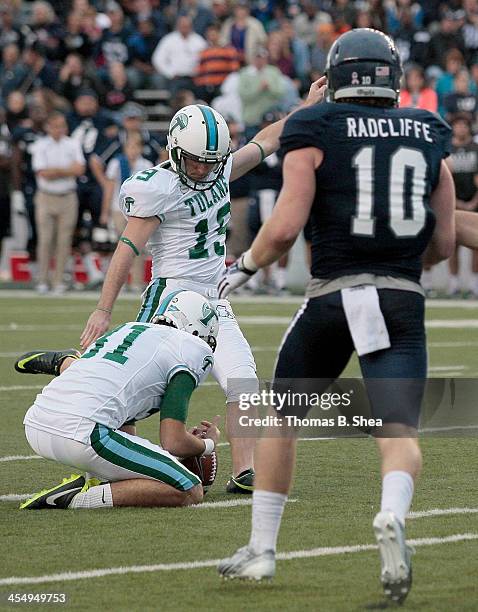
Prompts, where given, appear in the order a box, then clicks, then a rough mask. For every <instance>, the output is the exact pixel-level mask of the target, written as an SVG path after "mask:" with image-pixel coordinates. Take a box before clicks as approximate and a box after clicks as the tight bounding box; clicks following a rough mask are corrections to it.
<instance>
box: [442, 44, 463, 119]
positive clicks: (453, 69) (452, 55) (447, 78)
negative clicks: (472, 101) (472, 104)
mask: <svg viewBox="0 0 478 612" xmlns="http://www.w3.org/2000/svg"><path fill="white" fill-rule="evenodd" d="M464 65H465V62H464V59H463V54H462V53H460V51H458V49H450V50H449V51H448V53H446V55H445V72H444V73H443V74H442V75H441V77H440V78H439V79H438V81H437V82H436V85H435V91H436V93H437V96H438V112H439V113H440V115H441V116H442V117H444V116H445V107H444V106H443V102H444V99H445V96H446V95H447V94H449V93H451V92H452V91H453V86H454V85H453V84H454V80H455V76H456V75H457V73H458V71H459V70H461V68H463V67H464Z"/></svg>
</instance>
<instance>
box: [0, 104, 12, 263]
mask: <svg viewBox="0 0 478 612" xmlns="http://www.w3.org/2000/svg"><path fill="white" fill-rule="evenodd" d="M11 164H12V147H11V134H10V130H9V129H8V127H7V124H6V123H5V111H4V110H3V109H2V108H0V255H1V253H2V241H3V239H4V238H7V237H8V236H9V235H10V184H11Z"/></svg>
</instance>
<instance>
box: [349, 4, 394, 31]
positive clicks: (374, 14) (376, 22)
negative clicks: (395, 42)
mask: <svg viewBox="0 0 478 612" xmlns="http://www.w3.org/2000/svg"><path fill="white" fill-rule="evenodd" d="M383 5H384V2H383V0H368V1H367V2H364V3H363V8H362V10H363V11H366V12H367V13H368V18H369V19H370V27H372V28H375V29H376V30H380V31H381V32H387V14H386V12H385V7H384V6H383ZM359 6H360V3H359ZM356 21H357V23H358V20H356ZM358 27H366V26H358Z"/></svg>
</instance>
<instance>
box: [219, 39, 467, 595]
mask: <svg viewBox="0 0 478 612" xmlns="http://www.w3.org/2000/svg"><path fill="white" fill-rule="evenodd" d="M401 74H402V69H401V63H400V58H399V56H398V53H397V50H396V48H395V45H394V43H393V41H392V40H391V39H390V38H389V37H388V36H386V35H385V34H383V33H381V32H378V31H376V30H371V29H356V30H351V31H349V32H347V33H345V34H343V35H342V36H340V37H339V38H338V39H337V40H336V42H335V43H334V45H333V46H332V48H331V49H330V52H329V56H328V61H327V78H328V88H329V96H328V100H329V101H328V102H325V103H322V104H317V105H315V106H313V107H311V108H306V109H302V110H299V111H298V112H297V113H295V114H293V115H292V116H291V117H290V118H289V119H288V121H287V123H286V125H285V128H284V131H283V133H282V136H281V147H282V153H283V154H284V156H285V157H284V171H283V173H284V184H283V188H282V191H281V194H280V196H279V199H278V202H277V204H276V206H275V208H274V212H273V214H272V216H271V218H270V219H269V220H268V221H267V223H266V224H265V225H264V226H263V227H262V229H261V231H260V233H259V235H258V236H257V238H256V240H255V241H254V243H253V245H252V247H251V248H250V250H249V251H247V252H245V253H244V254H243V255H242V256H241V257H240V258H239V260H238V262H237V263H236V264H234V265H233V266H231V268H229V270H228V273H227V274H226V276H225V277H224V279H223V280H222V281H221V284H220V295H221V297H224V296H225V295H227V294H228V293H229V292H230V291H232V290H233V289H234V288H236V287H238V286H239V285H241V284H242V283H243V282H245V281H246V280H247V279H248V278H250V276H251V275H252V274H253V273H254V272H255V271H256V270H257V269H258V268H262V267H263V266H266V265H269V264H271V263H272V262H273V261H276V260H277V259H278V258H279V257H280V256H281V255H282V254H283V253H285V252H286V251H287V250H288V249H289V248H290V247H291V246H292V244H293V243H294V241H295V239H296V237H297V235H298V234H299V232H300V231H301V229H302V228H303V226H304V225H305V223H306V221H307V219H308V217H309V214H310V215H311V220H312V267H311V274H312V279H311V281H310V283H309V286H308V288H307V294H306V298H307V299H306V301H305V302H304V304H303V306H302V307H301V309H300V310H299V311H298V313H297V314H296V316H295V318H294V320H293V322H292V323H291V325H290V327H289V329H288V330H287V332H286V335H285V338H284V339H283V342H282V345H281V348H280V352H279V356H278V361H277V365H276V369H275V373H274V384H275V386H276V388H281V386H283V385H284V381H283V380H282V382H281V379H288V381H287V386H286V389H287V390H290V391H292V392H294V391H299V392H300V391H303V390H304V389H303V388H302V386H301V381H299V380H298V379H309V380H310V379H315V380H316V388H315V389H314V391H319V392H320V391H321V390H325V388H326V386H327V383H326V382H324V383H323V384H324V385H325V386H322V387H321V386H320V384H321V380H322V381H323V380H324V379H329V380H335V379H336V378H337V377H339V376H340V374H341V373H342V372H343V370H344V369H345V367H346V365H347V363H348V361H349V359H350V357H351V355H352V353H353V352H354V350H355V351H356V352H357V354H358V357H359V362H360V367H361V370H362V375H363V377H364V380H365V384H366V386H367V392H368V396H369V399H370V404H371V410H372V416H373V417H374V418H375V419H377V421H376V424H377V427H376V428H375V429H374V430H373V433H374V435H375V437H376V440H377V443H378V448H379V451H380V454H381V459H382V501H381V510H380V512H379V513H378V514H377V515H376V517H375V519H374V522H373V527H374V532H375V535H376V538H377V542H378V546H379V551H380V555H381V562H382V569H381V581H382V584H383V588H384V591H385V594H386V595H387V596H388V597H389V598H390V599H392V600H393V601H396V602H402V601H403V600H404V599H405V597H406V596H407V593H408V591H409V589H410V586H411V576H412V574H411V564H410V549H409V547H407V545H406V542H405V532H404V524H405V517H406V515H407V513H408V511H409V508H410V505H411V502H412V496H413V490H414V482H415V479H416V478H417V476H418V474H419V472H420V469H421V462H422V460H421V452H420V448H419V445H418V441H417V426H418V420H419V416H420V405H421V400H422V396H423V390H424V385H425V381H426V372H427V353H426V342H425V327H424V302H425V300H424V292H423V289H422V288H421V286H420V282H419V281H420V274H421V270H422V262H423V261H424V260H426V261H427V263H436V262H438V261H441V260H443V259H447V258H448V257H449V256H450V255H451V253H452V252H453V248H454V244H455V222H454V203H455V196H454V186H453V180H452V177H451V174H450V172H449V170H448V168H447V166H446V164H445V162H444V158H445V157H446V156H447V155H448V149H449V141H450V128H449V127H448V125H447V124H446V123H444V122H443V121H442V120H441V119H440V118H439V117H437V116H436V115H433V114H432V113H430V112H428V111H423V110H417V109H409V108H406V109H405V108H403V109H400V108H397V103H398V97H399V88H400V86H399V83H400V77H401ZM380 379H382V383H380V384H377V380H378V381H380ZM384 379H386V380H384ZM294 381H295V382H294ZM287 411H289V413H290V414H295V413H293V407H291V406H286V407H284V408H283V409H282V412H281V413H280V416H282V417H286V416H287ZM278 414H279V413H278ZM283 422H285V423H288V421H287V420H286V419H285V418H283ZM380 424H381V426H380ZM276 429H277V428H276ZM284 429H286V428H284ZM282 433H283V435H282V436H277V434H276V435H275V436H267V435H266V436H265V437H263V438H262V439H261V440H260V441H259V442H258V445H257V447H256V454H255V464H256V488H255V490H254V497H253V510H252V534H251V539H250V542H249V544H248V545H247V546H245V547H243V548H241V549H239V550H238V551H237V552H236V553H235V554H234V555H233V556H232V557H231V558H229V559H225V560H223V561H222V562H221V563H220V565H219V572H220V574H221V575H223V576H225V577H231V578H255V579H261V578H264V577H272V576H273V575H274V572H275V547H276V539H277V534H278V530H279V526H280V521H281V516H282V511H283V508H284V504H285V501H286V497H287V493H288V491H289V487H290V483H291V480H292V472H293V466H294V462H295V454H296V453H295V436H294V435H291V432H290V431H283V432H282Z"/></svg>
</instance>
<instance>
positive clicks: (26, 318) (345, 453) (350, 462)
mask: <svg viewBox="0 0 478 612" xmlns="http://www.w3.org/2000/svg"><path fill="white" fill-rule="evenodd" d="M3 294H4V295H3V296H2V297H1V298H0V312H1V313H2V317H1V321H0V332H1V333H0V338H1V344H0V416H1V423H2V428H1V434H0V440H1V447H0V534H1V536H0V543H1V553H0V607H2V608H5V607H6V605H7V595H8V594H9V593H66V595H67V598H68V609H71V610H98V609H105V610H115V611H116V610H161V611H163V610H164V611H169V610H171V611H172V610H175V611H189V610H201V611H202V610H204V611H209V610H231V611H236V610H237V611H239V610H252V609H254V610H277V609H279V608H280V609H282V610H299V609H300V610H320V611H324V612H329V611H340V612H342V611H348V610H364V609H368V610H370V609H381V608H383V607H384V603H383V597H382V593H381V587H380V584H379V580H378V575H379V560H378V554H377V552H376V551H375V550H360V549H358V550H357V549H356V548H353V547H356V546H358V545H369V544H373V543H374V538H373V533H372V529H371V522H372V519H373V516H374V514H375V513H376V512H377V508H378V504H379V495H380V487H379V484H380V483H379V478H378V477H377V474H378V460H377V456H376V451H375V447H374V443H373V441H372V440H371V439H353V440H350V439H349V440H326V441H317V440H315V441H314V440H309V441H303V442H300V443H299V445H298V449H299V450H298V468H297V476H296V481H295V486H294V489H293V492H292V494H291V499H293V500H296V501H293V502H291V503H289V504H288V505H287V508H286V511H285V515H284V520H283V526H282V530H281V533H280V537H279V551H280V552H290V551H296V552H298V551H301V554H300V555H299V554H297V555H292V556H293V557H295V558H293V559H290V560H281V561H279V563H278V568H277V576H276V579H275V580H274V581H273V582H272V583H271V584H259V585H252V584H250V583H239V584H238V583H231V582H225V583H222V582H221V581H220V580H219V579H218V577H217V574H216V571H215V569H214V567H213V566H214V563H213V561H214V560H216V559H219V558H221V557H223V556H226V555H228V554H230V553H231V552H233V550H235V548H236V547H238V546H241V545H243V544H245V543H246V541H247V539H248V537H249V525H250V507H249V506H244V505H240V506H235V507H221V506H220V505H219V506H214V505H213V504H212V503H213V502H221V501H225V500H231V499H234V500H236V499H241V500H243V499H244V498H242V497H240V498H238V497H234V496H233V497H232V498H231V496H228V495H227V494H226V493H225V492H224V484H225V481H226V480H227V477H228V475H229V471H230V459H229V449H228V446H227V445H224V446H221V447H220V448H219V462H220V468H219V475H218V478H217V480H216V483H215V485H214V487H213V488H212V490H211V492H210V493H209V494H208V496H207V498H206V500H205V501H206V502H208V505H207V506H205V507H197V508H185V509H114V510H94V511H64V512H62V511H58V512H54V511H52V512H49V511H43V512H20V511H19V510H18V503H19V502H18V500H14V499H13V497H12V496H14V495H18V496H19V495H24V494H27V493H33V492H36V491H37V490H39V489H41V488H43V487H44V486H51V485H53V484H55V483H56V482H57V481H59V480H61V478H62V477H63V476H65V475H69V474H70V473H71V472H70V468H65V467H63V466H61V465H57V464H54V463H52V462H49V461H46V460H43V459H38V460H32V459H26V458H17V459H13V460H10V459H9V460H5V459H6V458H9V457H12V456H21V457H31V456H32V454H33V452H32V450H31V449H30V448H29V446H28V444H27V442H26V440H25V437H24V433H23V428H22V419H23V416H24V413H25V411H26V410H27V408H28V407H29V406H30V405H31V403H32V400H33V398H34V397H35V394H36V393H38V392H39V390H40V388H41V385H42V384H45V383H46V382H47V381H48V379H47V378H46V377H44V378H42V377H40V376H25V375H20V374H17V373H16V372H14V370H13V368H12V364H13V361H14V358H15V355H17V354H18V353H21V352H23V351H26V350H30V349H33V348H46V347H51V348H59V347H63V346H64V347H66V346H75V345H78V338H79V334H80V332H81V330H82V328H83V325H84V323H85V321H86V319H87V316H88V314H89V312H90V311H91V309H92V308H93V306H94V303H95V300H94V298H91V299H80V298H62V299H52V298H41V299H39V298H37V297H36V296H35V295H33V294H26V293H19V294H16V295H15V296H14V295H13V294H12V293H9V292H3ZM5 296H6V297H5ZM292 302H293V300H287V301H286V302H285V303H278V302H257V301H249V302H243V301H241V302H240V303H239V302H238V303H236V304H235V311H236V314H237V315H238V316H239V318H242V319H243V324H242V328H243V330H244V333H245V335H246V337H247V338H248V340H249V342H250V344H251V346H252V347H253V351H254V353H255V357H256V361H257V364H258V370H259V374H260V375H261V376H264V377H267V376H270V374H271V370H272V366H273V363H274V359H275V356H276V349H277V346H278V343H279V342H280V339H281V336H282V334H283V332H284V330H285V329H286V326H287V323H286V322H287V320H288V319H289V318H290V317H291V316H292V315H293V313H294V312H295V310H296V308H297V303H296V304H294V303H292ZM442 306H443V305H442ZM136 309H137V302H136V301H133V300H131V299H129V300H127V299H121V300H120V301H119V303H118V306H117V307H116V309H115V313H114V321H113V322H114V323H117V322H121V321H126V320H131V319H134V317H135V314H136ZM252 317H256V318H255V319H253V318H252ZM257 317H261V319H257ZM263 317H269V318H270V321H269V322H266V323H264V321H265V319H263ZM469 320H476V321H478V305H476V304H471V303H470V302H463V303H462V304H457V303H450V305H445V306H443V307H431V308H430V309H429V311H428V321H429V324H430V327H429V330H428V340H429V345H430V373H431V375H434V376H453V377H470V378H476V377H478V326H477V325H475V326H473V325H472V324H469V323H468V322H467V321H469ZM450 321H454V323H453V325H454V327H452V328H451V327H450V323H449V322H450ZM460 321H461V326H460ZM357 373H358V368H357V364H356V362H355V361H353V362H352V363H351V364H350V365H349V368H348V369H347V374H348V375H351V376H353V375H356V374H357ZM221 410H223V397H222V395H221V392H220V391H219V389H218V388H217V387H216V386H213V385H208V386H204V387H203V388H201V389H199V390H198V391H197V392H196V394H195V396H194V397H193V406H192V411H191V415H190V419H191V422H196V421H198V420H199V419H200V417H206V418H207V417H211V416H213V415H214V414H217V413H220V412H221ZM157 428H158V420H157V418H154V417H153V418H151V419H149V420H148V421H147V422H143V423H141V424H140V426H139V429H138V433H139V434H140V435H142V436H145V437H148V438H150V439H151V440H157ZM422 447H423V451H424V471H423V475H422V477H421V480H420V482H419V485H418V487H417V492H416V496H415V499H414V505H413V508H412V510H413V511H415V512H417V511H429V510H431V509H437V508H438V509H450V508H454V509H456V510H455V511H453V512H451V513H449V514H442V515H438V516H421V517H416V518H414V519H413V520H412V519H411V520H409V521H408V523H407V534H408V538H410V539H414V540H419V541H420V540H422V539H425V538H435V539H434V540H431V541H428V544H429V545H426V546H425V545H420V542H419V544H418V545H417V554H416V556H415V559H414V582H415V584H414V588H413V590H412V592H411V594H410V595H409V597H408V599H407V601H406V603H405V605H404V608H405V609H407V610H420V611H422V610H426V611H433V612H434V611H437V610H443V611H446V612H449V611H451V610H453V611H457V610H470V611H471V610H478V595H477V588H476V587H477V582H478V540H472V539H469V540H463V539H458V541H450V540H449V538H450V536H457V535H463V534H475V535H476V536H477V537H478V513H476V512H478V510H477V509H478V491H477V488H476V483H477V474H478V443H477V439H476V438H475V437H466V438H455V437H447V438H436V437H435V438H426V439H424V440H423V444H422ZM463 508H469V509H474V510H475V513H472V512H469V513H464V512H463V511H462V510H460V509H463ZM324 547H330V548H331V549H330V550H328V551H324V550H322V551H321V550H315V552H314V551H312V553H307V551H311V550H312V549H319V548H320V549H322V548H324ZM338 547H350V548H338ZM326 552H328V553H329V554H325V553H326ZM308 554H311V556H307V555H308ZM201 561H204V562H205V563H204V566H200V564H199V567H196V566H195V565H194V562H201ZM188 562H192V563H193V565H192V566H190V567H187V566H185V564H186V563H188ZM171 564H178V567H176V568H174V566H173V567H171ZM133 566H143V567H136V571H133V569H132V568H133ZM154 566H156V567H154ZM111 568H123V570H122V571H123V572H124V573H120V570H118V569H116V570H115V569H112V571H111V573H110V574H109V575H103V574H104V573H105V572H103V573H102V575H101V576H99V577H95V576H94V575H92V572H93V571H94V570H105V569H111ZM128 568H129V569H128ZM81 572H85V574H83V575H82V574H81ZM65 573H72V574H71V576H70V578H73V579H71V580H66V579H59V578H55V577H54V576H53V578H52V579H49V578H46V579H45V580H46V581H45V582H40V583H38V582H35V581H34V580H33V578H34V577H42V576H43V577H48V576H52V575H55V574H65ZM12 577H15V578H16V579H15V580H9V581H8V579H11V578H12ZM22 577H23V578H30V580H26V581H24V582H22V581H21V578H22ZM13 607H17V608H20V609H24V607H30V606H26V605H25V604H18V605H16V606H12V608H13ZM40 607H41V608H43V609H48V608H50V607H53V606H47V605H43V606H40ZM54 607H55V608H59V607H61V606H58V605H57V606H54ZM9 608H10V607H9Z"/></svg>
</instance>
